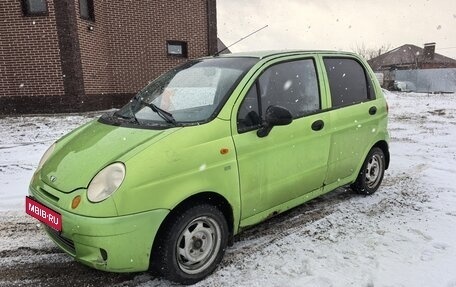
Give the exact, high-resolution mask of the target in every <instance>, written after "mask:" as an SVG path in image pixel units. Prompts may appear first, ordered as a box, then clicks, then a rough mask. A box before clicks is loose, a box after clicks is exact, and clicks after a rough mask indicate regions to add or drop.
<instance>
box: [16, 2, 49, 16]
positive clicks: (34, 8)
mask: <svg viewBox="0 0 456 287" xmlns="http://www.w3.org/2000/svg"><path fill="white" fill-rule="evenodd" d="M22 11H23V12H24V16H46V15H48V8H47V2H46V0H22Z"/></svg>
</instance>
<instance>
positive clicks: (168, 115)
mask: <svg viewBox="0 0 456 287" xmlns="http://www.w3.org/2000/svg"><path fill="white" fill-rule="evenodd" d="M137 100H138V101H139V102H140V103H141V104H143V105H145V106H146V107H149V108H150V109H151V110H152V111H154V112H156V113H157V114H158V115H159V116H160V117H161V118H162V119H164V120H165V121H166V122H168V123H171V124H173V125H176V120H175V119H174V117H173V115H172V114H171V113H170V112H167V111H165V110H162V109H160V108H159V107H157V106H156V105H155V104H152V103H150V104H149V103H146V102H145V101H144V100H143V99H142V98H139V99H137Z"/></svg>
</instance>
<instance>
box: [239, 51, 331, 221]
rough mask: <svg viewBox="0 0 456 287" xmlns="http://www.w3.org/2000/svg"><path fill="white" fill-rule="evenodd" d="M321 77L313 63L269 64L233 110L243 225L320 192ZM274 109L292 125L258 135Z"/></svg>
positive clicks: (324, 119) (326, 140) (324, 126)
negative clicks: (281, 110)
mask: <svg viewBox="0 0 456 287" xmlns="http://www.w3.org/2000/svg"><path fill="white" fill-rule="evenodd" d="M319 77H320V76H317V69H316V67H315V59H314V58H304V59H286V60H284V59H282V60H275V61H271V62H270V63H268V67H267V68H263V69H261V70H260V71H258V72H257V73H256V76H254V77H253V78H252V80H251V81H250V84H248V86H247V87H248V89H247V88H246V89H245V91H246V92H245V96H243V97H240V99H239V100H238V103H237V104H236V105H235V107H234V109H233V115H232V119H233V121H234V119H235V120H236V122H235V123H233V139H234V143H235V147H236V154H237V160H238V166H239V177H240V191H241V193H240V194H241V195H240V197H241V212H242V214H241V219H242V220H241V226H246V225H250V224H253V223H255V222H257V221H260V220H262V219H264V218H265V217H267V216H269V215H271V214H275V213H277V212H280V211H283V210H282V209H285V208H287V207H288V206H287V202H289V201H291V200H293V199H296V198H298V197H301V196H304V195H305V194H307V193H309V192H311V191H315V190H318V189H321V188H322V186H323V182H324V180H325V176H326V170H327V162H328V155H329V147H330V134H329V113H326V112H322V107H325V106H326V104H327V103H326V100H325V99H323V100H322V99H321V97H320V94H321V92H320V91H321V89H322V88H323V87H321V86H320V83H319V81H318V78H319ZM277 106H278V107H282V108H285V109H286V110H288V111H289V112H290V114H291V117H292V122H291V123H290V124H288V125H286V126H277V127H273V128H272V129H271V130H270V131H269V133H266V134H265V133H262V131H263V130H264V129H262V126H263V127H264V125H265V122H266V116H265V115H266V114H267V113H268V112H270V111H271V109H270V110H269V111H268V108H270V107H277ZM280 204H285V206H282V207H280V206H279V205H280Z"/></svg>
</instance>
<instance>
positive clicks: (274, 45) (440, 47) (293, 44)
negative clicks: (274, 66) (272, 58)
mask: <svg viewBox="0 0 456 287" xmlns="http://www.w3.org/2000/svg"><path fill="white" fill-rule="evenodd" d="M217 17H218V19H217V21H218V36H219V38H220V39H222V41H223V42H224V43H225V44H226V45H229V44H231V43H234V42H235V41H237V40H239V39H240V38H241V37H244V36H246V35H247V34H249V33H251V32H253V31H255V30H256V29H259V28H261V27H262V26H264V25H269V27H268V28H266V29H264V30H262V31H260V32H259V33H257V34H255V35H253V36H251V37H250V38H248V39H246V40H244V41H242V42H240V43H238V44H236V45H235V46H233V47H232V48H230V50H231V51H233V52H240V51H249V50H270V49H296V48H299V49H326V50H329V49H330V50H347V51H352V50H353V49H354V48H356V47H357V46H362V45H364V46H365V47H367V48H376V49H377V48H379V47H381V46H382V45H388V46H390V47H391V49H393V48H395V47H398V46H401V45H403V44H414V45H417V46H419V47H423V44H424V43H428V42H436V43H437V46H436V52H437V53H440V54H442V55H445V56H448V57H452V58H456V0H414V1H412V0H405V1H403V0H364V1H363V0H307V1H304V0H303V1H299V0H273V1H271V0H243V1H241V0H217Z"/></svg>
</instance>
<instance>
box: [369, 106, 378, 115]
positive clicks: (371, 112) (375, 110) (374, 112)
mask: <svg viewBox="0 0 456 287" xmlns="http://www.w3.org/2000/svg"><path fill="white" fill-rule="evenodd" d="M376 113H377V107H371V108H370V109H369V114H370V115H375V114H376Z"/></svg>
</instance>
